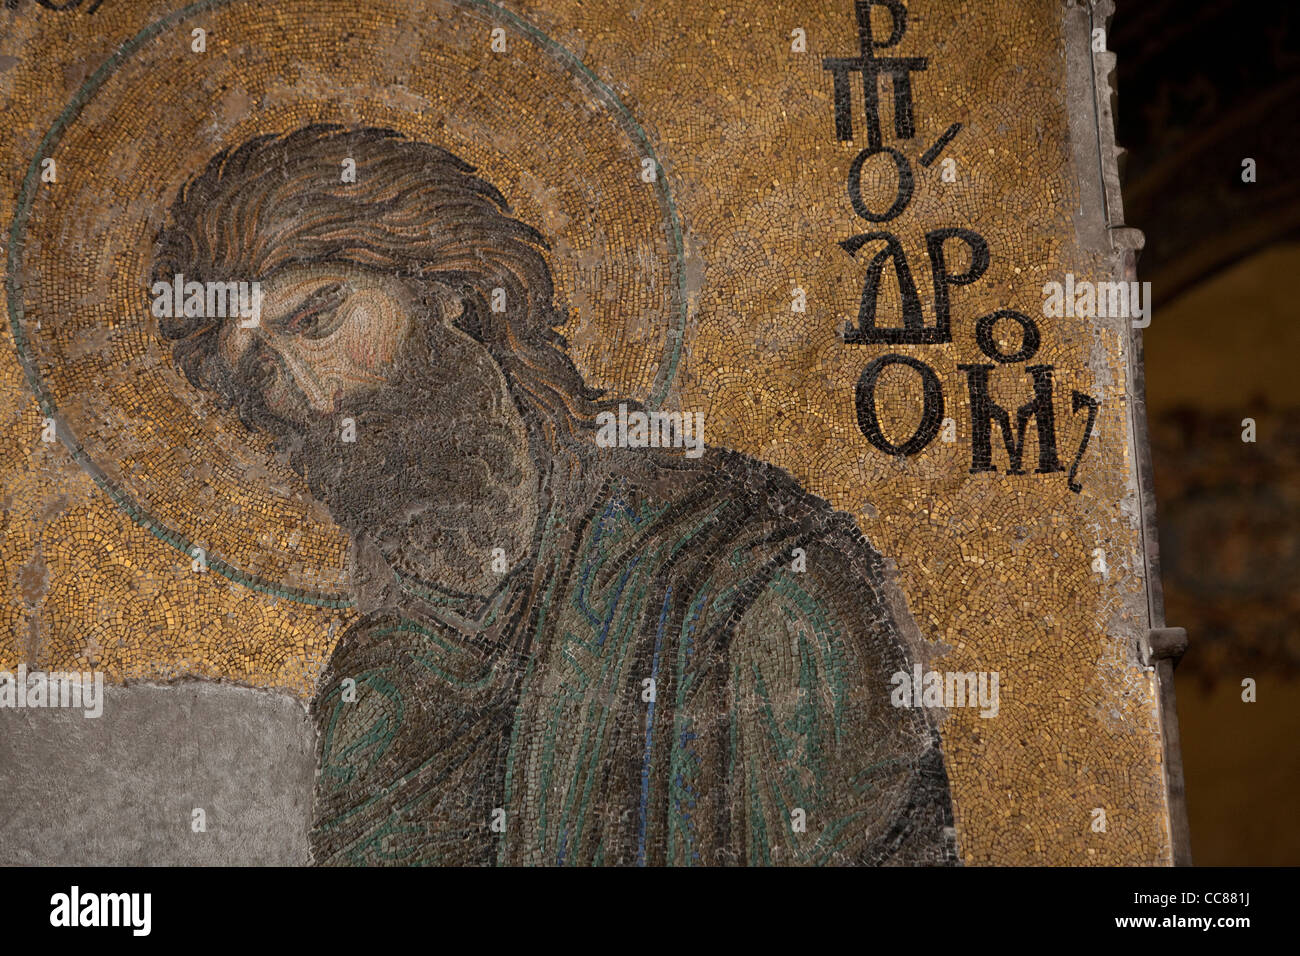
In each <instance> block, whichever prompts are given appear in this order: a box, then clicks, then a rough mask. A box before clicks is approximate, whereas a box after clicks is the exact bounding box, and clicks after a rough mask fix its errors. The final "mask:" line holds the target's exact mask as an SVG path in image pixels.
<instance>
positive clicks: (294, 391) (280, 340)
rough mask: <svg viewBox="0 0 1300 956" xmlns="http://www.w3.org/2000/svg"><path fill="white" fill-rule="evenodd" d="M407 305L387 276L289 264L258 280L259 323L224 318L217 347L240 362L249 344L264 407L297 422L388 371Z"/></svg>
mask: <svg viewBox="0 0 1300 956" xmlns="http://www.w3.org/2000/svg"><path fill="white" fill-rule="evenodd" d="M413 309H414V302H413V301H412V297H411V294H410V292H409V290H408V289H407V287H406V286H405V284H403V283H402V282H401V281H400V280H399V279H396V278H394V277H392V276H388V275H384V274H382V273H377V272H372V271H370V270H368V269H363V268H359V267H356V266H349V265H340V264H324V265H308V266H294V267H292V268H289V269H285V270H283V271H281V272H279V273H277V274H276V275H275V276H273V277H272V278H271V279H269V280H267V281H266V282H264V283H263V284H262V310H261V320H260V322H259V324H258V325H256V326H253V327H251V328H242V327H241V326H240V323H239V322H230V323H229V324H228V325H227V326H226V327H224V328H223V329H222V331H221V333H220V337H219V340H218V344H217V350H218V352H219V353H220V355H221V356H222V358H224V359H225V360H226V362H227V363H229V365H230V367H231V368H238V367H240V362H241V360H244V361H245V362H247V361H248V360H249V357H248V356H247V353H248V352H249V350H250V349H255V350H256V355H255V356H253V357H252V359H253V361H254V362H255V366H256V367H255V370H254V371H255V380H256V382H257V383H258V385H259V386H260V388H259V392H260V394H261V398H262V401H263V403H264V404H265V406H266V409H267V410H268V411H270V412H271V413H273V414H274V415H276V416H277V417H278V418H281V419H283V420H285V421H288V422H292V423H294V424H296V425H299V426H303V425H307V424H308V423H309V422H310V421H311V419H312V418H317V419H319V418H322V417H326V416H332V415H333V414H335V413H337V412H338V411H340V410H341V409H342V408H344V407H346V406H349V405H351V404H352V402H353V400H354V399H355V398H356V397H358V396H359V395H362V394H365V393H368V392H372V391H374V390H375V389H377V388H380V387H382V386H383V385H384V384H385V383H386V382H387V381H388V380H389V379H390V377H391V375H392V372H393V368H394V365H395V363H396V361H397V358H398V356H399V355H400V354H401V350H402V348H403V346H404V344H405V343H406V340H407V338H408V337H409V335H410V332H411V324H412V320H411V315H412V312H413Z"/></svg>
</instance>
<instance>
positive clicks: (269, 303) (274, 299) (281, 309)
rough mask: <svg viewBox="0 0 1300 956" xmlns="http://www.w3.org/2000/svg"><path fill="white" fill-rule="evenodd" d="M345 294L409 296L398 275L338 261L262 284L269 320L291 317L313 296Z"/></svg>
mask: <svg viewBox="0 0 1300 956" xmlns="http://www.w3.org/2000/svg"><path fill="white" fill-rule="evenodd" d="M336 286H337V287H340V288H341V291H342V293H343V295H345V296H348V295H354V294H356V293H359V292H378V293H382V294H386V295H387V296H389V297H391V298H395V299H399V300H402V301H405V300H407V299H408V298H409V297H410V291H409V290H408V288H407V286H406V284H405V283H404V282H402V280H401V279H399V278H397V277H396V276H392V275H388V274H386V273H383V272H376V271H375V270H373V269H367V268H365V267H364V266H357V265H351V264H348V263H339V262H320V263H304V264H302V265H294V266H289V267H286V268H284V269H280V270H278V271H276V272H275V274H274V275H272V276H271V277H270V278H268V279H265V280H264V281H263V282H262V301H263V305H262V312H263V314H264V315H265V316H267V317H269V318H272V319H274V318H277V317H279V316H282V315H285V314H288V313H289V312H292V311H293V310H294V309H295V308H297V307H298V306H299V305H300V304H301V303H303V302H304V301H306V300H307V299H310V298H311V297H312V296H313V295H315V294H317V293H319V292H322V291H324V290H326V289H329V288H332V287H336Z"/></svg>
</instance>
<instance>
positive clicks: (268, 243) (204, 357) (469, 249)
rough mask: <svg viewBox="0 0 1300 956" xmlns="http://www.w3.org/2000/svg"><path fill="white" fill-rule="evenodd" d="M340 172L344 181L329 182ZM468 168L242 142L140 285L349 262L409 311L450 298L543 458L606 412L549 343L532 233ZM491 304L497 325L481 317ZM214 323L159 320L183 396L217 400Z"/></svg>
mask: <svg viewBox="0 0 1300 956" xmlns="http://www.w3.org/2000/svg"><path fill="white" fill-rule="evenodd" d="M345 161H351V162H352V163H355V168H356V181H355V182H343V181H341V180H342V176H341V173H342V171H343V170H344V163H345ZM474 171H475V170H474V167H472V166H470V165H469V164H468V163H466V162H465V161H463V160H461V159H460V158H458V157H457V156H455V155H453V154H452V153H450V152H448V151H447V150H445V149H442V148H440V147H437V146H433V145H430V144H428V143H420V142H415V141H412V140H410V139H407V138H406V137H404V136H403V135H402V134H400V133H398V132H396V131H394V130H391V129H382V128H378V127H365V128H360V129H350V128H346V127H342V126H337V125H328V124H314V125H311V126H306V127H303V128H300V129H298V130H295V131H293V132H290V133H287V134H284V135H278V136H277V135H266V136H258V137H256V138H254V139H250V140H248V141H247V142H245V143H243V144H242V145H240V146H237V147H234V148H231V149H227V150H224V151H222V152H221V153H219V154H217V155H216V156H215V157H213V159H212V160H211V161H210V162H209V163H208V165H207V167H206V168H205V169H204V170H203V172H201V173H199V174H198V175H197V176H195V177H194V178H192V179H191V180H190V181H189V182H187V183H186V184H185V185H184V186H183V187H182V188H181V189H180V191H179V192H178V194H177V196H176V199H175V201H174V202H173V203H172V206H171V209H170V212H169V217H168V222H167V223H166V225H165V226H164V227H163V229H162V232H161V233H160V235H159V237H158V240H157V245H156V247H155V255H154V261H153V269H152V278H151V283H152V282H158V281H166V282H170V281H171V280H172V277H173V276H175V275H177V274H183V275H184V276H185V279H186V281H187V282H189V281H198V282H209V281H211V282H228V281H234V280H245V281H254V280H264V279H266V278H268V277H270V276H271V275H272V274H273V273H275V272H276V271H277V270H278V269H281V268H283V267H286V266H290V265H296V264H303V263H314V262H335V263H350V264H353V265H357V266H364V267H367V268H371V269H375V270H378V271H381V272H383V273H385V274H388V275H394V276H397V277H399V278H401V279H403V280H405V281H406V282H407V283H408V284H409V285H410V287H411V289H412V291H413V292H414V293H415V294H416V295H417V297H418V298H420V299H421V300H423V301H428V299H429V297H430V296H432V295H434V294H436V293H434V291H433V289H432V287H433V286H434V284H439V285H441V286H443V287H450V288H451V289H452V290H454V291H455V292H456V293H458V294H459V296H460V297H461V298H462V300H463V302H464V304H465V309H464V312H463V314H462V315H461V316H460V317H459V318H458V319H457V320H456V325H457V326H458V327H459V328H461V329H462V330H463V331H465V332H466V333H468V334H469V335H471V336H473V337H474V338H475V339H477V340H478V341H479V342H481V343H482V344H483V345H484V346H486V347H487V348H488V350H489V351H490V352H491V353H492V355H493V357H494V358H495V359H496V361H497V364H498V365H499V366H500V367H501V369H502V371H503V372H504V374H505V376H506V380H507V382H508V383H509V387H510V390H511V393H512V397H513V398H514V399H515V401H516V402H517V403H518V404H519V407H520V411H521V413H522V414H523V416H524V419H525V421H526V422H527V423H528V427H529V429H530V431H531V430H536V431H537V435H536V437H538V438H541V439H542V440H544V441H545V443H546V445H547V447H548V449H549V450H550V452H551V453H552V454H553V453H555V452H556V451H558V450H559V449H560V447H561V441H562V440H563V438H564V437H565V436H566V435H572V434H573V433H574V432H575V431H577V430H579V429H590V428H593V427H594V422H595V416H596V414H597V412H598V411H600V410H601V409H602V408H603V407H605V405H606V404H607V403H605V402H601V401H600V396H601V395H602V392H601V391H599V390H597V389H592V388H590V387H588V386H587V385H586V384H585V383H584V382H583V380H582V376H581V375H580V374H579V372H578V370H577V369H576V368H575V367H574V365H573V362H572V361H571V360H570V359H569V357H568V355H567V354H566V352H565V345H566V344H565V341H564V338H563V337H562V336H561V335H560V333H559V332H558V331H557V329H558V328H559V326H561V325H562V324H563V322H564V314H563V311H562V309H561V308H560V307H558V306H557V304H556V302H555V288H554V283H553V281H552V278H551V272H550V269H549V267H548V266H547V264H546V259H545V258H544V256H543V252H545V251H547V249H548V246H547V243H546V241H545V240H544V239H543V238H542V236H541V234H540V233H538V231H537V230H536V229H534V228H533V227H531V226H529V225H527V224H525V223H523V222H520V221H519V220H518V219H515V218H513V217H512V216H511V214H510V208H509V206H508V204H507V203H506V201H505V199H504V197H503V196H502V195H501V193H500V192H499V191H498V190H497V189H496V187H494V186H493V185H492V184H491V183H488V182H487V181H485V180H483V179H481V178H479V177H477V176H475V175H474ZM496 289H502V290H504V292H505V297H506V308H505V311H504V312H493V311H492V310H491V308H490V303H491V301H492V295H493V291H494V290H496ZM220 327H221V326H220V320H216V319H211V318H206V317H185V316H177V317H174V318H170V319H160V320H159V332H160V334H161V335H162V337H163V338H164V339H166V340H168V341H170V342H171V343H172V353H173V356H174V358H175V360H176V362H177V364H178V366H179V367H180V369H181V370H182V371H183V372H184V374H185V376H186V377H187V378H188V379H189V380H190V382H191V383H192V384H194V385H195V386H197V387H200V388H204V389H209V390H213V391H217V392H220V391H221V389H220V387H219V383H220V382H221V381H222V380H223V374H224V373H225V372H226V371H227V370H225V369H224V368H223V365H224V363H223V361H222V359H221V358H220V356H219V355H218V353H217V336H218V332H219V331H220Z"/></svg>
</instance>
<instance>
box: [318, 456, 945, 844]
mask: <svg viewBox="0 0 1300 956" xmlns="http://www.w3.org/2000/svg"><path fill="white" fill-rule="evenodd" d="M883 574H884V569H883V562H882V560H881V558H880V556H879V555H878V554H877V553H876V552H875V551H874V550H873V549H872V547H871V546H870V545H869V544H868V543H867V541H866V540H865V539H864V538H863V536H862V534H861V532H860V531H859V529H858V528H857V526H856V525H855V524H854V522H853V520H852V519H851V518H850V517H849V516H848V515H845V514H843V513H839V512H835V511H833V510H832V509H831V508H830V507H829V505H827V504H826V503H825V502H824V501H822V500H820V499H818V498H815V497H813V496H811V495H809V494H807V493H806V492H804V491H802V490H801V489H800V488H799V487H798V485H797V484H796V483H795V482H794V481H793V480H792V479H791V478H790V477H789V476H788V475H786V474H785V473H783V472H781V471H779V470H777V469H775V468H772V467H770V466H767V465H764V464H762V463H760V462H757V461H754V460H753V459H750V458H747V457H745V456H743V455H739V454H735V453H730V452H723V451H716V450H710V451H709V452H708V453H707V454H706V455H705V456H704V457H703V458H702V459H700V460H699V461H690V460H687V459H683V458H676V459H673V458H670V457H668V456H667V455H662V456H658V457H655V458H651V457H649V456H648V455H647V456H643V464H641V465H640V466H639V467H637V468H614V469H613V470H612V471H611V472H610V473H609V476H608V478H607V479H606V480H605V481H604V484H603V485H602V486H600V490H599V493H598V494H596V495H595V496H594V503H591V502H588V505H587V507H585V508H584V509H583V510H582V512H581V513H578V514H574V513H572V512H571V511H566V510H565V508H564V507H563V506H562V503H561V504H556V505H554V506H553V507H551V509H550V513H549V516H548V517H546V518H545V519H544V520H543V522H542V526H541V527H540V528H539V534H538V542H537V547H536V555H535V558H534V560H533V561H531V562H529V563H527V564H526V565H525V566H523V567H521V568H519V569H517V570H516V571H515V572H513V573H512V574H511V575H510V576H509V577H508V578H507V579H506V580H505V581H503V583H502V586H501V588H500V590H499V591H498V592H497V593H496V594H495V595H494V596H493V597H491V598H490V599H488V600H485V601H479V602H466V601H457V600H453V599H450V598H445V597H438V596H437V595H436V594H434V593H432V592H428V591H424V590H422V589H421V588H420V587H418V586H416V585H411V586H410V591H411V601H410V602H409V604H408V605H404V606H403V607H402V608H400V609H395V610H389V611H384V612H377V613H374V614H371V615H369V616H367V617H365V618H363V619H362V620H360V621H358V622H357V623H356V624H355V625H353V626H352V627H351V628H350V629H349V631H348V632H347V633H346V634H345V635H344V636H343V638H342V639H341V640H340V642H339V646H338V647H337V649H336V651H335V653H334V655H333V657H332V659H331V662H330V666H329V669H328V672H327V674H326V675H325V676H324V678H323V680H322V683H321V685H320V691H319V693H318V695H317V698H316V701H315V703H314V706H313V712H314V714H315V717H316V720H317V724H318V728H319V760H320V768H319V777H318V782H317V796H316V812H315V825H314V828H313V831H312V846H313V853H314V855H315V859H316V862H317V863H322V864H379V863H390V864H504V865H515V864H541V865H557V866H562V865H586V864H595V865H600V864H624V865H663V864H674V865H687V866H690V865H718V864H777V865H789V864H914V863H927V864H937V863H950V862H953V861H954V847H953V836H952V832H953V831H952V829H951V828H952V811H951V805H950V802H949V795H948V783H947V777H946V774H945V772H944V767H943V762H942V758H941V754H940V751H939V748H938V737H937V734H936V733H935V731H934V729H933V727H932V726H931V723H930V722H929V721H928V720H927V718H926V716H925V713H924V712H923V711H921V710H914V709H908V708H898V707H894V706H891V703H890V691H891V689H892V687H891V684H890V677H891V676H892V675H893V674H894V673H896V672H898V671H908V670H910V668H911V660H910V658H909V655H908V652H907V651H906V649H905V645H904V642H903V641H902V639H901V637H900V634H899V628H898V627H897V625H896V622H895V620H894V618H893V616H892V614H891V612H890V610H889V607H888V605H887V603H886V600H885V594H884V588H883ZM349 681H351V682H353V683H348V682H349ZM353 687H355V690H354V691H353V690H352V688H353Z"/></svg>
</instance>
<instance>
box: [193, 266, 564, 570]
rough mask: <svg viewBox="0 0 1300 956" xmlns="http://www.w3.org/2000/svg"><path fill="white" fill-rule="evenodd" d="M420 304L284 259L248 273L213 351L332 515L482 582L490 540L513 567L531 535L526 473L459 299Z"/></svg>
mask: <svg viewBox="0 0 1300 956" xmlns="http://www.w3.org/2000/svg"><path fill="white" fill-rule="evenodd" d="M424 299H427V300H428V301H425V300H424ZM424 299H421V297H419V296H417V295H416V294H415V293H414V292H413V291H412V290H411V289H410V288H409V287H408V286H407V285H406V283H405V282H403V281H402V280H401V279H400V278H396V277H393V276H391V275H385V274H383V273H379V272H374V271H371V270H368V269H365V268H361V267H357V266H352V265H346V264H338V263H320V264H313V265H305V266H295V267H293V268H290V269H285V270H283V271H281V272H278V273H276V274H275V275H274V276H273V277H272V278H271V279H268V280H267V281H265V282H263V283H262V306H261V314H260V321H259V323H258V325H256V326H253V327H251V328H241V327H240V323H239V321H238V320H237V319H232V320H230V321H229V322H228V323H227V324H226V325H224V326H223V327H222V328H221V330H220V331H219V333H218V337H217V345H216V347H217V352H218V354H219V356H220V357H221V358H222V359H223V360H224V362H225V364H226V365H227V366H228V367H229V371H230V373H231V375H230V380H229V385H230V389H231V393H230V397H231V398H232V399H233V400H234V401H235V402H236V404H237V405H238V407H239V411H240V415H241V417H242V418H243V419H244V421H245V422H246V423H248V424H249V425H250V426H252V427H256V428H263V429H266V430H267V431H269V432H271V433H272V434H274V435H275V436H276V437H277V438H279V439H281V440H283V446H282V447H283V448H285V449H286V450H288V452H289V456H290V457H289V460H290V462H291V464H292V465H293V467H294V468H295V469H297V470H298V471H299V472H300V473H301V474H303V475H305V476H306V478H307V483H308V487H309V488H310V489H311V492H312V494H313V495H315V496H316V497H317V498H318V499H320V500H322V501H324V502H325V503H327V504H328V505H329V508H330V511H331V513H332V514H333V515H334V517H335V520H337V521H338V522H339V523H340V525H342V526H343V527H344V528H345V529H346V530H347V531H349V532H351V533H352V534H354V535H358V534H360V535H365V536H366V537H367V538H368V539H370V540H371V541H373V542H374V543H375V544H376V545H377V546H378V548H379V550H380V552H381V554H382V555H383V556H384V557H385V558H386V559H387V560H388V561H389V562H390V564H391V565H392V566H393V567H394V568H396V569H398V570H401V571H403V572H407V573H410V574H413V575H414V576H416V577H418V578H421V579H422V580H426V581H430V582H434V583H438V584H441V585H443V586H445V587H448V588H451V589H454V590H457V591H463V592H473V593H488V591H490V590H491V588H493V587H495V586H496V584H497V583H498V582H499V580H500V576H499V575H498V574H496V573H495V572H494V571H492V570H491V568H490V564H489V558H490V555H491V554H492V551H493V549H494V548H501V549H503V550H504V551H505V552H506V554H507V555H508V556H509V557H510V559H511V561H512V563H513V561H514V560H517V559H519V558H521V557H522V556H523V555H524V554H525V553H526V552H527V549H528V548H529V546H530V543H531V540H532V534H533V529H534V527H535V524H536V520H537V507H538V505H537V488H538V479H537V471H536V468H535V465H534V463H533V461H532V457H531V450H530V447H529V441H528V433H527V428H526V426H525V424H524V421H523V418H522V416H521V415H520V413H519V410H518V408H517V407H516V406H515V404H514V401H513V399H512V398H511V396H510V392H509V388H508V385H507V382H506V379H505V376H504V374H503V373H502V371H501V368H500V366H499V365H498V364H497V362H496V360H495V359H494V358H493V356H492V354H491V352H490V351H489V350H488V348H487V347H486V346H485V345H483V344H482V343H481V342H479V341H478V340H476V339H474V338H473V337H472V336H470V335H468V334H467V333H466V332H464V331H462V330H461V329H459V328H457V327H456V326H455V325H454V323H453V322H452V319H453V318H454V317H455V316H458V315H459V314H460V310H461V308H462V306H461V303H460V300H459V299H458V298H457V297H456V295H455V294H454V293H453V292H452V290H451V289H447V288H444V287H430V288H428V289H426V291H425V297H424ZM344 418H347V419H350V420H351V425H350V429H349V432H350V436H351V437H349V438H347V439H344V438H343V437H342V434H343V433H342V430H341V428H340V426H341V425H342V423H343V419H344Z"/></svg>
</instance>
